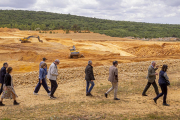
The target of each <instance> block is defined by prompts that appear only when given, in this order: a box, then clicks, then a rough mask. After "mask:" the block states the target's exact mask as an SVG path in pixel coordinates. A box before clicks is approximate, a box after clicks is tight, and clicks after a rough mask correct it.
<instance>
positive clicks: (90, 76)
mask: <svg viewBox="0 0 180 120" xmlns="http://www.w3.org/2000/svg"><path fill="white" fill-rule="evenodd" d="M85 74H86V76H85V80H86V96H93V95H92V94H91V91H92V89H93V87H94V85H95V84H94V80H95V78H94V73H93V66H92V61H91V60H89V61H88V65H87V66H86V69H85ZM89 84H91V87H90V88H89Z"/></svg>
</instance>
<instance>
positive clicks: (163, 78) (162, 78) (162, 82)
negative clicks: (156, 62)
mask: <svg viewBox="0 0 180 120" xmlns="http://www.w3.org/2000/svg"><path fill="white" fill-rule="evenodd" d="M167 69H168V66H167V65H163V66H162V70H161V71H160V72H159V86H160V87H161V90H162V93H160V94H159V95H157V97H155V98H154V99H153V100H154V102H155V103H156V104H157V100H158V98H159V97H161V96H163V95H164V97H163V105H164V106H169V104H167V103H166V98H167V86H168V85H170V82H169V77H168V76H167V73H166V71H167Z"/></svg>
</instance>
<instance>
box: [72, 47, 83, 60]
mask: <svg viewBox="0 0 180 120" xmlns="http://www.w3.org/2000/svg"><path fill="white" fill-rule="evenodd" d="M70 52H71V53H70V56H69V57H70V58H82V57H84V55H83V54H81V55H80V53H79V51H77V50H76V47H75V46H74V45H73V48H72V49H70Z"/></svg>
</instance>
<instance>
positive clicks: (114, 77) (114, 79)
mask: <svg viewBox="0 0 180 120" xmlns="http://www.w3.org/2000/svg"><path fill="white" fill-rule="evenodd" d="M117 66H118V61H114V62H113V66H111V67H110V68H109V79H108V81H110V82H111V84H112V87H111V88H110V89H109V90H108V91H107V92H106V93H105V97H106V98H107V97H108V94H109V93H110V92H111V91H112V90H113V89H114V100H120V99H119V98H117V91H118V68H117Z"/></svg>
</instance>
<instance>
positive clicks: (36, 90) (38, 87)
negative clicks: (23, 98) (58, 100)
mask: <svg viewBox="0 0 180 120" xmlns="http://www.w3.org/2000/svg"><path fill="white" fill-rule="evenodd" d="M41 84H42V85H43V87H44V89H45V90H46V92H47V93H50V91H49V89H48V86H47V83H46V80H45V79H44V78H43V79H42V83H40V79H39V82H38V84H37V86H36V88H35V90H34V92H35V93H38V92H39V89H40V87H41Z"/></svg>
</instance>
